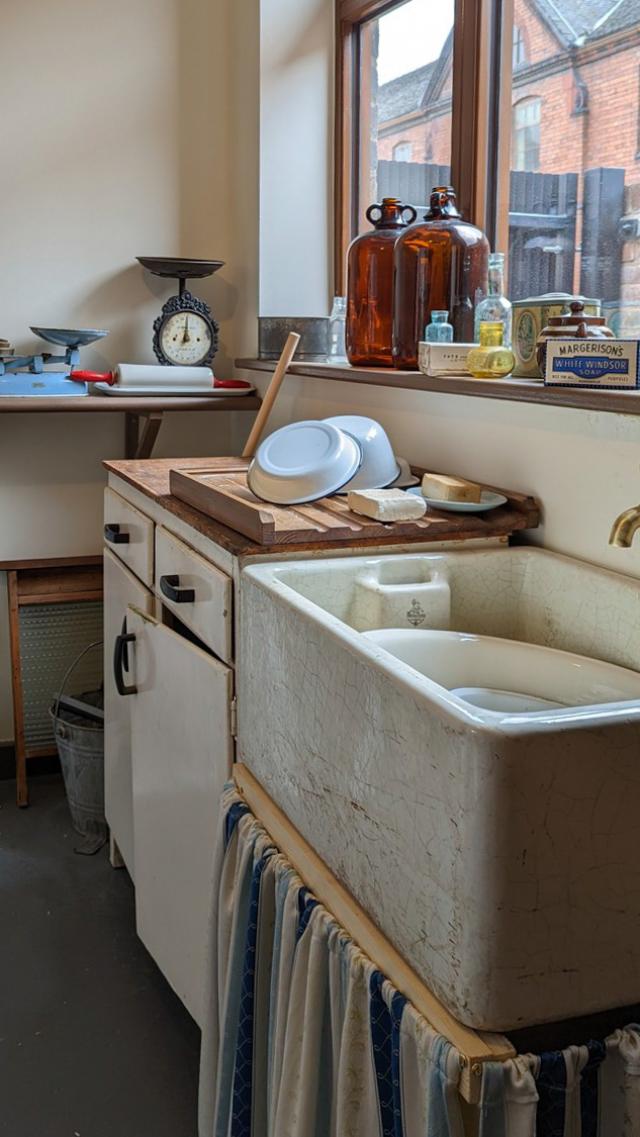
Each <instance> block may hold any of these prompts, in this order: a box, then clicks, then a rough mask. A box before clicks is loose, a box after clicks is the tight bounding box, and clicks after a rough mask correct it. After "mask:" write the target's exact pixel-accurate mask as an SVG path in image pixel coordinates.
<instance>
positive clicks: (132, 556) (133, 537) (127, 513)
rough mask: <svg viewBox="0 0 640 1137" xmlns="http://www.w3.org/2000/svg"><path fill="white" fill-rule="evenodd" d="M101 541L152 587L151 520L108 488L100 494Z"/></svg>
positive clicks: (144, 582) (143, 581)
mask: <svg viewBox="0 0 640 1137" xmlns="http://www.w3.org/2000/svg"><path fill="white" fill-rule="evenodd" d="M104 539H105V543H106V546H107V548H108V549H110V550H111V552H112V553H113V554H114V555H115V556H116V557H118V558H119V559H120V560H121V561H122V562H123V563H124V564H125V565H127V567H128V568H130V569H131V571H132V572H134V573H135V574H136V576H137V577H138V579H139V580H141V581H142V583H143V584H147V585H148V586H149V588H153V521H151V520H150V519H149V518H148V517H145V515H144V513H140V510H139V509H136V508H135V507H134V506H133V505H130V504H129V502H128V501H125V499H124V498H123V497H120V494H117V493H114V491H113V490H110V489H106V490H105V491H104Z"/></svg>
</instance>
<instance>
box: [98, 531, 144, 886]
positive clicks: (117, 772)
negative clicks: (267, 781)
mask: <svg viewBox="0 0 640 1137" xmlns="http://www.w3.org/2000/svg"><path fill="white" fill-rule="evenodd" d="M130 604H131V605H133V606H135V607H136V608H138V609H140V610H141V611H143V612H152V611H153V606H154V598H153V595H152V593H151V592H150V591H149V590H148V589H147V588H145V586H144V585H143V584H142V583H141V582H140V581H139V580H138V579H137V577H135V576H134V575H133V573H131V572H129V570H128V569H127V568H126V566H125V565H123V564H122V563H121V561H119V560H118V559H117V558H116V557H115V556H114V555H113V553H111V552H109V550H108V549H105V553H104V706H105V737H104V770H105V778H104V781H105V785H104V796H105V813H106V818H107V821H108V823H109V829H110V831H111V838H112V841H114V842H115V844H116V846H117V849H118V852H119V853H120V856H121V858H122V860H123V861H124V863H125V865H126V867H127V869H128V870H129V874H130V876H131V877H132V878H133V879H134V880H135V864H134V843H133V798H132V782H131V715H130V703H131V700H130V699H126V698H122V697H121V696H120V695H119V694H118V691H117V690H116V684H115V678H114V670H113V662H114V658H113V657H114V650H115V646H116V640H117V637H118V636H119V635H121V634H122V632H123V630H124V631H125V632H126V631H127V628H126V617H127V608H128V606H129V605H130ZM123 624H124V625H125V627H124V629H123ZM132 646H133V645H132ZM124 662H128V663H129V669H131V668H132V667H133V651H132V648H131V649H130V650H129V651H128V652H127V656H126V657H125V660H124ZM123 674H124V676H125V679H126V672H123Z"/></svg>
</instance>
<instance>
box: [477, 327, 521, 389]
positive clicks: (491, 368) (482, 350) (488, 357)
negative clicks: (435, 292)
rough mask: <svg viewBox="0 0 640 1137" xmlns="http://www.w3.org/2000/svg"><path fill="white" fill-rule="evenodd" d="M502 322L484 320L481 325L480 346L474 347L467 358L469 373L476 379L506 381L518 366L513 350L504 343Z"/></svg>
mask: <svg viewBox="0 0 640 1137" xmlns="http://www.w3.org/2000/svg"><path fill="white" fill-rule="evenodd" d="M503 332H504V325H503V324H502V322H499V323H498V322H496V323H494V322H493V321H488V320H483V321H482V322H481V323H480V345H479V346H477V347H472V348H471V351H470V352H469V354H468V356H467V371H469V372H470V373H471V375H473V377H474V379H504V378H505V376H506V375H510V374H511V372H512V371H513V369H514V367H515V365H516V357H515V355H514V354H513V352H512V350H511V348H509V347H505V346H504V344H503V342H502V336H503Z"/></svg>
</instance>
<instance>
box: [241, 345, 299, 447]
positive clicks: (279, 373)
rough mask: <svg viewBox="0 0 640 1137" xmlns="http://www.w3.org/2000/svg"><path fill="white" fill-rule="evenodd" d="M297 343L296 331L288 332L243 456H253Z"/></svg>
mask: <svg viewBox="0 0 640 1137" xmlns="http://www.w3.org/2000/svg"><path fill="white" fill-rule="evenodd" d="M299 343H300V336H299V335H298V334H297V332H289V335H288V337H287V342H286V344H285V345H284V348H283V350H282V355H281V356H280V359H279V360H278V363H277V366H276V369H275V371H274V373H273V377H272V379H271V382H270V383H269V386H268V387H267V390H266V391H265V396H264V399H263V400H262V406H261V407H260V410H259V411H258V415H257V417H256V421H255V422H254V424H253V426H252V428H251V434H250V435H249V437H248V439H247V443H246V446H245V448H244V450H243V451H242V457H243V458H253V455H254V452H255V449H256V446H257V445H258V443H259V441H260V439H261V438H262V435H263V432H264V428H265V426H266V425H267V419H268V418H269V415H270V414H271V411H272V409H273V404H274V403H275V401H276V398H277V396H278V391H279V390H280V387H281V386H282V380H283V379H284V377H285V375H286V373H287V370H288V368H289V364H290V363H291V360H292V359H293V357H294V355H295V353H296V350H297V347H298V344H299Z"/></svg>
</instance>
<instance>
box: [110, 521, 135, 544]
mask: <svg viewBox="0 0 640 1137" xmlns="http://www.w3.org/2000/svg"><path fill="white" fill-rule="evenodd" d="M104 539H105V541H108V542H109V544H110V545H128V544H129V541H130V537H129V534H128V533H121V531H120V526H119V525H105V527H104Z"/></svg>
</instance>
